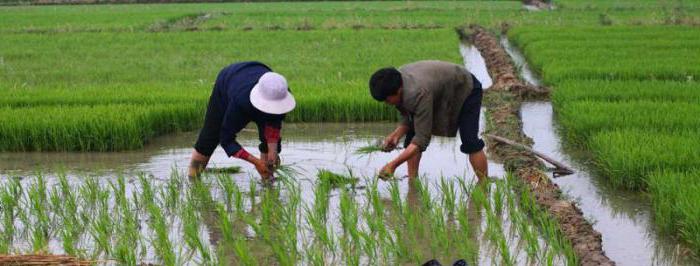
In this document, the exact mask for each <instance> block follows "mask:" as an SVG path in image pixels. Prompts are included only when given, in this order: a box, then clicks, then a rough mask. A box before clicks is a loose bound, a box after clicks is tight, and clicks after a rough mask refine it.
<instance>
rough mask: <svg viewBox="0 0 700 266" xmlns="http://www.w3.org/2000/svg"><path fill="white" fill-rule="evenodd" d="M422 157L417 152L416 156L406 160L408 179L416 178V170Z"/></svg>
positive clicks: (420, 153)
mask: <svg viewBox="0 0 700 266" xmlns="http://www.w3.org/2000/svg"><path fill="white" fill-rule="evenodd" d="M422 155H423V153H422V152H418V153H417V154H416V155H414V156H413V157H411V158H410V159H408V161H407V162H406V163H407V164H408V177H409V178H411V179H413V178H416V177H418V168H419V166H420V159H421V156H422Z"/></svg>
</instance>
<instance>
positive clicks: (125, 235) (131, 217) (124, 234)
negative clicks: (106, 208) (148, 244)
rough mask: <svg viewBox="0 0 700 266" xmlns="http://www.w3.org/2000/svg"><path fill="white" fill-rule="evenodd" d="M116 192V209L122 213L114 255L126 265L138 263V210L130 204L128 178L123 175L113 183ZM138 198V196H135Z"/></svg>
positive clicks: (117, 226)
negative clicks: (127, 190)
mask: <svg viewBox="0 0 700 266" xmlns="http://www.w3.org/2000/svg"><path fill="white" fill-rule="evenodd" d="M111 186H112V191H113V192H114V201H115V207H114V210H115V211H117V212H118V213H119V214H120V220H121V222H120V223H119V224H117V225H115V227H116V229H115V231H118V232H119V233H118V234H116V237H115V244H114V249H113V252H112V253H113V255H114V257H115V258H116V259H117V261H118V262H119V263H121V264H125V265H136V264H137V250H138V247H139V246H140V233H139V227H140V226H141V225H140V224H139V222H138V220H139V218H138V211H137V209H136V208H135V207H133V206H132V205H131V204H130V201H129V199H128V198H127V194H126V180H125V178H124V177H123V176H119V177H118V178H117V182H116V183H111ZM135 199H136V198H135Z"/></svg>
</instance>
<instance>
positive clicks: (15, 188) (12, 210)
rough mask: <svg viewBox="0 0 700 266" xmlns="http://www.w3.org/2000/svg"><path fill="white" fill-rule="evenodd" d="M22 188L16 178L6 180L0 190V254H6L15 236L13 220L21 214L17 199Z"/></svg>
mask: <svg viewBox="0 0 700 266" xmlns="http://www.w3.org/2000/svg"><path fill="white" fill-rule="evenodd" d="M22 194H23V192H22V186H21V184H20V182H19V179H17V178H10V179H8V181H7V183H5V185H4V187H3V188H2V189H1V190H0V202H2V208H0V212H1V213H2V235H1V236H0V253H2V254H8V253H9V251H10V247H11V246H12V242H13V239H14V235H15V218H16V216H17V213H18V212H21V210H20V209H18V208H19V207H20V202H19V199H20V197H21V195H22Z"/></svg>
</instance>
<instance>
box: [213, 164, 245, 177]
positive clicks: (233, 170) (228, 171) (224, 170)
mask: <svg viewBox="0 0 700 266" xmlns="http://www.w3.org/2000/svg"><path fill="white" fill-rule="evenodd" d="M206 171H207V173H212V174H215V175H217V176H218V175H221V174H224V175H232V174H238V173H240V172H241V167H240V166H229V167H221V168H216V167H213V168H211V167H210V168H207V169H206Z"/></svg>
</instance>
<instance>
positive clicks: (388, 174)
mask: <svg viewBox="0 0 700 266" xmlns="http://www.w3.org/2000/svg"><path fill="white" fill-rule="evenodd" d="M395 171H396V166H394V165H393V164H392V163H388V164H386V165H385V166H384V167H382V170H380V171H379V178H381V179H382V180H389V179H390V178H392V177H393V176H394V172H395Z"/></svg>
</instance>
